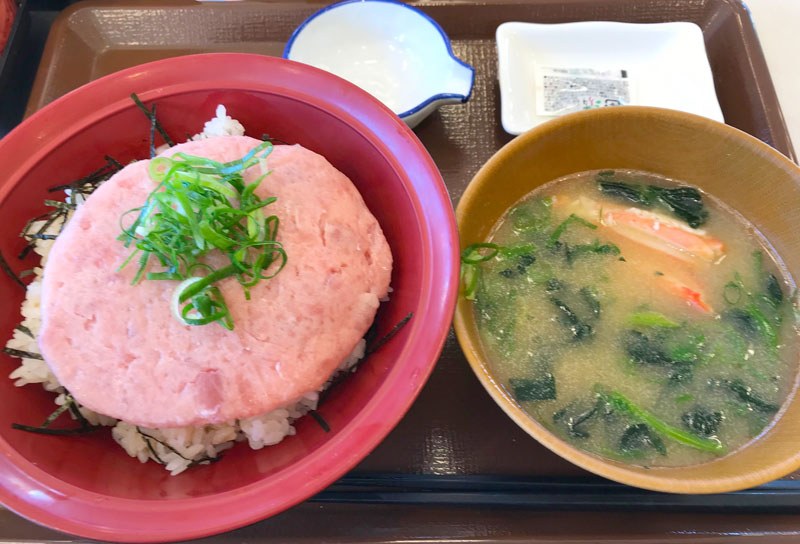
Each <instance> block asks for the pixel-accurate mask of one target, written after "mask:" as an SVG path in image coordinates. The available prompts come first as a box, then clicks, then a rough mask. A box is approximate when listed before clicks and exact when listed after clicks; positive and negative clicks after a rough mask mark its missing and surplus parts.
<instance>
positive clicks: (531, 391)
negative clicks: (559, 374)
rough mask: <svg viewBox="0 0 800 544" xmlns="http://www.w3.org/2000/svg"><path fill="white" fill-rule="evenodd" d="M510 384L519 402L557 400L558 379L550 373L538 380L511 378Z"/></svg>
mask: <svg viewBox="0 0 800 544" xmlns="http://www.w3.org/2000/svg"><path fill="white" fill-rule="evenodd" d="M508 383H509V385H511V390H512V391H513V393H514V398H516V399H517V401H518V402H529V401H534V400H555V399H556V379H555V377H554V376H553V375H552V374H551V373H550V372H547V373H545V374H544V375H543V376H542V377H540V378H537V379H528V378H511V379H510V380H509V381H508Z"/></svg>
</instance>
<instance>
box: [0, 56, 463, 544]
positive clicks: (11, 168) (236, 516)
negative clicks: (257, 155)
mask: <svg viewBox="0 0 800 544" xmlns="http://www.w3.org/2000/svg"><path fill="white" fill-rule="evenodd" d="M132 92H135V93H137V94H138V95H139V97H140V98H141V99H142V100H143V101H145V102H152V101H155V102H157V104H158V109H157V111H158V115H159V119H160V121H161V122H162V124H163V125H164V126H165V127H167V128H168V129H169V130H170V132H172V133H173V134H185V133H190V134H193V133H195V132H198V131H199V130H200V129H201V127H202V123H203V121H205V120H207V119H209V118H211V117H212V116H213V114H214V110H215V108H216V106H217V104H225V105H226V107H227V108H228V113H229V115H231V116H232V117H233V118H235V119H239V120H240V121H241V122H242V124H243V125H244V126H245V129H246V131H247V134H250V135H254V136H256V137H260V136H261V135H262V134H264V133H267V134H269V135H270V136H272V137H275V138H280V139H282V140H285V141H287V142H289V143H300V144H302V145H304V146H305V147H307V148H309V149H312V150H314V151H316V152H318V153H320V154H322V155H323V156H325V157H326V158H327V159H328V160H329V161H330V162H331V163H332V164H333V165H334V166H335V167H336V168H338V169H339V170H341V171H342V172H344V173H345V174H346V175H347V176H348V177H349V178H350V179H351V180H353V183H355V185H356V187H358V190H359V191H360V192H361V194H362V196H363V197H364V200H365V201H366V203H367V205H368V206H369V208H370V210H372V213H373V214H374V215H375V216H376V217H377V219H378V221H379V223H380V224H381V227H382V228H383V231H384V233H385V234H386V238H387V239H388V241H389V245H390V246H391V249H392V253H393V256H394V263H395V264H394V271H393V276H392V287H393V289H394V292H393V293H392V296H391V300H390V301H389V302H388V303H385V304H383V305H381V308H380V310H379V312H378V316H377V324H378V330H379V334H383V333H385V332H387V331H388V330H389V329H390V328H391V327H392V325H393V324H395V323H397V322H398V321H400V320H401V319H402V318H403V317H404V316H405V315H406V314H408V313H409V312H413V313H414V316H413V318H412V319H411V321H410V322H409V323H408V325H407V326H406V327H405V328H403V329H402V331H401V332H400V333H399V334H398V335H397V336H395V337H394V338H393V339H392V340H391V341H390V342H389V343H388V344H386V345H385V347H384V348H382V349H381V350H379V351H378V352H376V353H375V354H374V355H372V356H370V357H369V359H368V360H367V361H366V362H365V363H364V364H363V365H362V367H361V368H360V369H359V371H358V372H356V373H355V374H353V375H352V376H350V378H349V379H348V381H347V382H345V383H344V384H342V385H341V386H339V387H337V388H335V389H334V390H333V392H332V393H331V395H330V396H329V397H328V400H327V401H326V403H325V405H324V406H323V407H322V408H321V409H320V413H321V414H322V416H323V417H324V418H325V419H326V420H327V422H328V423H329V425H330V427H331V431H330V432H329V433H326V432H324V431H323V430H322V429H321V428H320V426H319V425H317V424H316V423H315V422H314V421H313V420H311V419H310V418H303V419H302V420H300V421H299V422H298V423H297V435H296V436H293V437H289V438H287V439H286V440H284V441H283V442H281V443H280V444H278V445H277V446H272V447H268V448H264V449H262V450H260V451H253V450H251V449H249V448H248V447H247V446H246V445H243V444H239V445H237V446H236V447H235V448H234V449H233V450H231V451H229V452H227V454H226V455H225V458H224V459H223V460H222V461H221V462H219V463H216V464H213V465H209V466H203V467H196V468H194V469H191V470H189V471H187V472H185V473H183V474H179V475H178V476H169V475H168V473H167V472H166V471H165V470H164V469H163V468H162V467H160V466H158V465H156V464H155V463H147V464H141V463H139V462H138V461H137V460H136V459H132V458H130V457H128V455H127V454H126V453H125V452H124V450H122V449H121V448H120V447H119V446H117V445H116V444H115V443H114V441H113V439H112V438H111V436H110V433H106V432H100V433H96V434H93V435H87V436H82V437H45V436H39V435H33V434H30V433H25V432H22V431H16V430H13V429H11V423H12V422H35V423H34V424H37V423H38V422H40V421H42V420H43V419H44V418H45V417H46V416H47V414H49V413H50V412H51V411H52V409H53V407H54V405H53V402H52V397H53V395H52V394H50V393H46V392H45V391H44V390H42V389H41V387H39V386H36V385H31V386H26V387H23V388H17V387H14V385H13V384H12V382H11V380H8V379H5V378H2V379H0V398H2V402H1V403H0V501H2V503H3V504H4V505H5V506H7V507H8V508H10V509H11V510H14V511H15V512H17V513H19V514H21V515H23V516H25V517H27V518H29V519H31V520H33V521H35V522H37V523H41V524H43V525H47V526H49V527H52V528H54V529H58V530H61V531H65V532H68V533H73V534H76V535H80V536H82V537H87V538H95V539H104V540H114V541H125V542H156V541H167V540H179V539H181V540H182V539H188V538H196V537H202V536H207V535H211V534H215V533H219V532H222V531H226V530H229V529H234V528H236V527H240V526H243V525H246V524H248V523H252V522H255V521H258V520H261V519H264V518H266V517H268V516H271V515H274V514H277V513H278V512H281V511H282V510H285V509H286V508H288V507H290V506H292V505H294V504H296V503H298V502H300V501H302V500H304V499H306V498H308V497H310V496H311V495H313V494H314V493H316V492H318V491H320V490H321V489H323V488H324V487H326V486H327V485H329V484H330V483H331V482H333V481H334V480H336V479H337V478H339V477H340V476H342V475H343V474H344V473H345V472H346V471H347V470H349V469H350V468H352V467H353V466H354V465H355V464H356V463H358V462H359V461H360V460H361V459H362V458H364V457H365V456H366V455H367V454H368V453H369V452H370V451H371V450H372V449H373V448H374V447H375V446H376V445H377V444H378V443H379V442H380V441H381V440H382V439H383V438H384V437H385V436H386V434H388V433H389V431H390V430H391V429H392V428H393V427H394V426H395V424H397V422H398V421H399V420H400V419H401V418H402V417H403V415H404V414H405V412H406V410H407V409H408V408H409V406H410V405H411V403H412V402H413V400H414V399H415V398H416V396H417V394H418V393H419V391H420V389H421V388H422V386H423V384H424V383H425V380H426V379H427V377H428V375H429V374H430V372H431V370H432V369H433V366H434V364H435V363H436V360H437V358H438V355H439V353H440V351H441V348H442V345H443V343H444V340H445V336H446V334H447V331H448V329H449V327H450V319H451V316H452V312H453V307H454V304H455V298H456V290H457V273H458V269H457V263H458V239H457V234H456V227H455V221H454V217H453V211H452V207H451V204H450V199H449V197H448V194H447V191H446V189H445V186H444V184H443V183H442V179H441V177H440V175H439V172H438V170H437V168H436V166H435V165H434V163H433V161H432V160H431V158H430V156H429V155H428V153H427V152H426V150H425V148H424V147H423V146H422V144H421V143H420V142H419V140H418V139H417V138H416V137H415V136H414V133H413V132H411V130H409V129H408V128H407V127H406V126H405V124H404V123H403V122H402V121H401V120H400V119H399V118H398V117H397V116H395V115H394V114H393V113H391V111H390V110H389V109H388V108H386V107H384V106H383V105H382V104H381V103H379V102H378V101H377V100H376V99H374V98H372V97H371V96H370V95H368V94H367V93H366V92H364V91H362V90H361V89H359V88H357V87H356V86H354V85H352V84H350V83H348V82H346V81H344V80H342V79H340V78H338V77H336V76H333V75H331V74H328V73H326V72H323V71H320V70H317V69H314V68H311V67H309V66H306V65H303V64H299V63H294V62H291V61H287V60H283V59H278V58H271V57H264V56H258V55H243V54H210V55H194V56H187V57H180V58H173V59H168V60H163V61H158V62H153V63H150V64H144V65H142V66H138V67H135V68H131V69H128V70H124V71H121V72H117V73H115V74H112V75H110V76H108V77H104V78H102V79H99V80H97V81H94V82H92V83H89V84H88V85H86V86H84V87H82V88H80V89H78V90H76V91H73V92H71V93H69V94H68V95H66V96H64V97H62V98H60V99H59V100H56V101H55V102H53V103H52V104H50V105H48V106H47V107H45V108H43V109H42V110H41V111H39V112H37V113H36V114H34V115H33V116H31V117H30V118H29V119H28V120H26V121H25V122H24V123H22V124H21V125H20V126H19V127H17V128H16V129H15V130H14V131H13V132H11V133H10V134H9V135H8V136H6V137H5V138H4V139H3V140H0V172H2V173H3V176H2V181H0V217H2V219H3V221H2V229H3V230H2V235H1V236H0V251H2V253H3V255H5V256H10V257H12V258H10V259H8V260H9V261H10V262H11V265H12V267H13V268H14V269H15V270H17V271H19V270H22V269H25V268H31V267H32V266H34V265H36V264H37V263H36V259H34V258H33V257H29V258H28V259H26V260H25V261H23V262H20V261H17V260H16V257H14V256H15V255H16V254H17V253H18V252H19V250H20V249H21V247H22V246H23V245H24V242H23V241H22V240H21V239H20V238H19V237H18V236H17V234H18V233H19V232H20V230H21V229H22V227H23V225H24V224H25V222H26V221H27V220H28V219H29V218H31V217H33V216H35V215H37V214H39V213H41V212H42V211H44V209H45V208H44V204H43V200H44V199H46V198H52V194H51V193H48V192H47V189H48V188H49V187H53V186H55V185H59V184H61V183H64V182H68V181H69V180H73V179H77V178H79V177H81V176H83V175H86V174H87V173H88V172H90V171H92V170H94V169H95V168H97V167H98V166H99V165H101V163H102V162H103V156H104V155H106V154H108V155H111V156H113V157H115V158H116V159H117V160H119V161H120V162H123V163H126V162H128V161H130V160H132V159H136V158H143V157H147V156H148V142H147V134H148V131H149V122H148V121H147V119H146V118H145V117H144V116H143V115H142V113H141V112H140V111H139V110H138V109H137V108H136V107H135V105H134V104H133V102H132V101H131V99H130V98H129V95H130V94H131V93H132ZM23 296H24V292H23V290H22V289H21V288H20V287H19V286H18V285H16V284H15V283H14V282H13V281H11V280H10V278H9V277H8V276H7V275H6V274H3V273H0V300H2V301H3V312H2V314H1V315H0V340H1V341H2V343H3V344H5V342H6V341H7V340H8V338H10V336H11V334H12V330H13V328H14V327H15V326H16V325H17V324H18V323H19V321H20V319H21V317H20V314H19V305H20V303H21V301H22V299H23ZM0 365H2V369H3V372H2V374H3V376H6V375H8V373H10V372H11V370H12V369H13V368H15V367H16V366H17V360H16V359H12V358H10V357H8V356H5V355H2V358H0Z"/></svg>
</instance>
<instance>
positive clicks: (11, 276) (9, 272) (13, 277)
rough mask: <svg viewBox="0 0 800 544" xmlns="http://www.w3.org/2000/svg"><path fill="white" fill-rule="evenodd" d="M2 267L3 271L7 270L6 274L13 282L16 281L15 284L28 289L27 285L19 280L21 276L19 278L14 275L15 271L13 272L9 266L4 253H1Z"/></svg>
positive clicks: (0, 265) (0, 262)
mask: <svg viewBox="0 0 800 544" xmlns="http://www.w3.org/2000/svg"><path fill="white" fill-rule="evenodd" d="M0 267H2V268H3V270H5V272H6V274H8V276H9V277H10V278H11V279H12V280H14V283H16V284H18V285H19V286H20V287H22V288H23V289H27V287H26V286H25V283H24V282H23V281H22V280H21V279H19V276H17V275H16V274H15V273H14V271H13V270H11V267H10V266H8V263H7V262H6V259H5V257H3V253H2V252H0Z"/></svg>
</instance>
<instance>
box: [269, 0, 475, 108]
mask: <svg viewBox="0 0 800 544" xmlns="http://www.w3.org/2000/svg"><path fill="white" fill-rule="evenodd" d="M367 2H381V3H384V4H396V5H398V6H402V7H404V8H406V9H409V10H411V11H415V12H417V13H418V14H419V15H421V16H422V17H423V18H425V19H427V20H428V22H429V23H430V24H431V25H433V27H434V28H435V29H436V30H437V31H438V32H439V35H440V36H441V37H442V41H443V42H444V45H445V47H446V48H447V53H448V54H449V55H450V58H452V59H453V60H454V61H456V62H457V63H458V64H460V65H461V66H463V67H464V68H467V69H469V71H470V74H471V77H470V82H469V92H468V93H467V95H466V96H464V95H463V94H457V93H440V94H435V95H433V96H431V97H430V98H427V99H426V100H424V101H422V102H420V103H419V104H417V105H416V106H414V107H413V108H411V109H410V110H407V111H404V112H403V113H398V114H397V116H398V117H408V116H409V115H414V114H415V113H417V112H419V111H421V110H423V109H424V108H426V107H427V106H429V105H430V104H431V103H433V102H436V101H437V100H443V99H448V98H458V99H459V100H460V101H461V103H462V104H463V103H464V102H466V101H467V100H469V98H470V97H471V96H472V89H473V87H474V86H475V68H473V67H472V66H471V65H469V64H467V63H466V62H464V61H463V60H461V59H460V58H458V57H456V56H455V55H454V54H453V47H452V45H451V44H450V38H449V37H448V36H447V34H445V31H444V30H442V27H441V26H439V23H437V22H436V21H435V20H433V18H431V16H430V15H428V14H427V13H424V12H422V11H420V10H419V9H417V8H415V7H414V6H409V5H408V4H406V3H404V2H400V1H399V0H344V1H343V2H337V3H336V4H331V5H330V6H327V7H324V8H322V9H321V10H319V11H317V12H316V13H314V14H313V15H311V16H310V17H309V18H308V19H306V20H305V21H303V22H302V23H300V26H298V27H297V28H296V29H295V30H294V32H292V36H291V37H290V38H289V41H288V42H286V47H285V48H284V49H283V58H285V59H287V60H291V59H289V53H290V52H291V50H292V45H294V41H295V39H297V37H298V36H299V35H300V33H301V32H302V31H303V29H304V28H305V27H306V25H308V23H310V22H311V21H313V20H314V19H316V18H317V17H319V16H320V15H322V14H323V13H325V12H326V11H330V10H332V9H336V8H338V7H340V6H344V5H346V4H355V3H367Z"/></svg>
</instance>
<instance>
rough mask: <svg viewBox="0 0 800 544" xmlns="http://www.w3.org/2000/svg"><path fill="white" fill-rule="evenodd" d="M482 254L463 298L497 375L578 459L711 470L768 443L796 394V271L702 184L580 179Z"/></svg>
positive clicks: (531, 199) (530, 210)
mask: <svg viewBox="0 0 800 544" xmlns="http://www.w3.org/2000/svg"><path fill="white" fill-rule="evenodd" d="M690 225H691V226H690ZM692 227H697V228H692ZM492 244H494V245H496V246H499V248H498V247H494V248H493V247H476V246H481V245H482V246H491V245H492ZM476 246H471V247H470V248H468V249H467V250H466V251H465V259H464V262H465V264H464V276H465V283H466V285H467V286H466V294H467V297H468V298H469V299H472V300H474V309H475V312H476V322H477V325H478V329H479V331H480V335H481V340H482V342H483V344H484V348H485V350H486V352H487V354H488V366H489V369H490V371H491V372H492V374H493V375H494V376H495V378H496V379H497V380H498V382H499V383H501V384H502V385H503V387H504V388H505V389H506V390H507V392H508V394H509V395H510V396H512V397H513V398H514V399H515V400H516V401H517V402H518V403H519V405H520V406H521V407H522V408H523V409H524V410H526V411H527V412H528V413H529V414H530V415H531V417H533V418H534V419H536V420H537V421H538V422H539V423H541V424H542V425H543V426H545V427H547V428H548V429H550V430H551V431H552V432H554V433H556V434H557V435H558V436H559V437H561V438H562V439H564V440H566V441H568V442H570V443H572V444H573V445H575V446H577V447H579V448H581V449H583V450H586V451H588V452H591V453H594V454H597V455H600V456H603V457H607V458H612V459H616V460H618V461H621V462H625V463H631V464H637V465H643V466H684V465H690V464H696V463H701V462H706V461H710V460H713V459H715V458H718V457H720V456H722V455H724V454H726V453H730V452H733V451H735V450H736V449H738V448H740V447H742V446H743V445H744V444H746V443H747V442H749V441H750V440H751V439H753V438H754V437H756V436H758V435H759V434H760V433H761V432H762V431H763V430H764V429H766V428H767V427H768V426H769V424H770V423H771V421H772V420H773V419H774V418H775V416H776V414H777V413H778V411H779V408H780V406H781V404H782V403H783V402H784V400H786V398H787V396H788V394H789V393H790V390H791V388H792V385H793V382H794V376H795V373H796V359H797V346H796V344H797V332H796V328H795V321H794V314H793V311H792V303H791V301H790V300H789V298H790V297H789V295H790V291H791V289H790V287H791V284H790V282H789V279H788V276H787V275H786V274H785V273H784V272H783V271H782V270H781V269H780V267H779V266H778V264H777V263H778V261H777V260H776V259H775V257H774V256H773V255H772V254H771V252H770V251H769V249H768V246H767V244H766V242H765V241H764V240H763V239H761V238H760V236H759V235H758V233H757V232H756V231H755V229H754V228H753V227H752V226H751V225H749V224H748V223H747V222H746V221H745V220H744V219H743V218H741V217H740V216H739V215H738V214H737V213H735V212H733V211H732V210H730V209H729V208H727V207H726V206H724V205H723V204H722V203H721V202H719V201H718V200H716V199H715V198H712V197H710V196H708V195H705V194H702V195H701V193H699V191H697V190H696V189H694V188H691V187H688V186H686V185H678V184H676V183H675V182H673V181H671V180H668V179H665V178H662V177H659V176H655V175H653V174H648V173H644V172H636V171H616V172H611V171H603V172H584V173H581V174H576V175H573V176H569V177H566V178H562V179H559V180H556V181H553V182H550V183H548V184H546V185H544V186H542V187H540V188H538V189H536V190H535V191H533V192H532V193H531V194H529V195H528V196H526V197H525V198H524V199H522V200H521V201H520V202H519V203H517V204H516V205H515V206H513V207H512V208H511V209H510V210H509V211H508V212H507V213H506V214H505V215H504V217H503V218H502V219H501V220H500V221H499V222H498V224H497V225H496V227H495V230H494V232H493V234H492V236H491V238H490V243H488V244H477V245H476ZM495 249H498V251H497V252H496V254H495V253H494V252H495Z"/></svg>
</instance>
